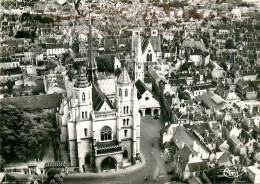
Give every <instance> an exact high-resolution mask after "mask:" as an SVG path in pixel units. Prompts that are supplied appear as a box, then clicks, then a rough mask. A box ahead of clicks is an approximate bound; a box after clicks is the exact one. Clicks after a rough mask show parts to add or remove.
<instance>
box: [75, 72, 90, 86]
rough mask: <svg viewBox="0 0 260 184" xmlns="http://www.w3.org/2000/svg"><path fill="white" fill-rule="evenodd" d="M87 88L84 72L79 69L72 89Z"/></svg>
mask: <svg viewBox="0 0 260 184" xmlns="http://www.w3.org/2000/svg"><path fill="white" fill-rule="evenodd" d="M88 86H89V83H88V80H87V78H86V72H85V71H84V70H83V68H82V67H81V69H80V70H79V74H78V78H77V80H76V82H75V84H74V87H76V88H86V87H88Z"/></svg>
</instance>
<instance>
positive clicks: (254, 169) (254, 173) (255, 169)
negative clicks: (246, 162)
mask: <svg viewBox="0 0 260 184" xmlns="http://www.w3.org/2000/svg"><path fill="white" fill-rule="evenodd" d="M247 173H248V176H249V178H250V180H251V181H252V182H253V183H259V181H260V166H259V165H252V166H249V167H247Z"/></svg>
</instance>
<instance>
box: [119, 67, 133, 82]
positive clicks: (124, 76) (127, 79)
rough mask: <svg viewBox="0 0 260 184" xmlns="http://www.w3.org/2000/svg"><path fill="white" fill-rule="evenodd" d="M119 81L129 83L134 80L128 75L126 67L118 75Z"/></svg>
mask: <svg viewBox="0 0 260 184" xmlns="http://www.w3.org/2000/svg"><path fill="white" fill-rule="evenodd" d="M117 82H118V83H120V84H129V83H131V82H132V81H131V79H130V77H129V75H128V72H127V70H126V68H123V70H122V73H121V74H120V76H119V77H118V80H117Z"/></svg>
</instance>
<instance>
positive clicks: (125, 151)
mask: <svg viewBox="0 0 260 184" xmlns="http://www.w3.org/2000/svg"><path fill="white" fill-rule="evenodd" d="M123 158H128V151H127V150H126V149H125V150H124V152H123Z"/></svg>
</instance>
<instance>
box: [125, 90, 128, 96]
mask: <svg viewBox="0 0 260 184" xmlns="http://www.w3.org/2000/svg"><path fill="white" fill-rule="evenodd" d="M125 96H126V97H127V96H128V90H127V89H125Z"/></svg>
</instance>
